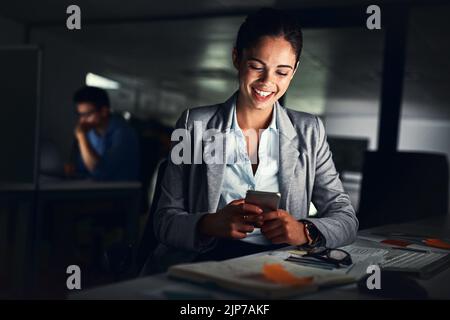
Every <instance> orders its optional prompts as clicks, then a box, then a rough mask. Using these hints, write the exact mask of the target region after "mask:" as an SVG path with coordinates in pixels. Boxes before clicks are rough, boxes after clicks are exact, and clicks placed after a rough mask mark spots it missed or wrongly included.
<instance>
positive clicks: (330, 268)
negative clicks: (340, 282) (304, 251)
mask: <svg viewBox="0 0 450 320" xmlns="http://www.w3.org/2000/svg"><path fill="white" fill-rule="evenodd" d="M286 261H289V262H293V263H296V264H301V265H304V266H307V267H316V268H321V269H326V270H333V269H334V268H333V267H332V266H330V265H327V264H323V263H317V262H312V261H305V260H298V259H295V258H287V259H286Z"/></svg>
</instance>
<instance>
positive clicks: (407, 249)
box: [386, 246, 430, 253]
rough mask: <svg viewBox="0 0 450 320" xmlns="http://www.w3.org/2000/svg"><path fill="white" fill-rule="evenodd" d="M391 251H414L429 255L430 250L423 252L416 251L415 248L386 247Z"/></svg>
mask: <svg viewBox="0 0 450 320" xmlns="http://www.w3.org/2000/svg"><path fill="white" fill-rule="evenodd" d="M386 247H388V248H390V249H394V250H402V251H412V252H421V253H429V252H430V251H428V250H421V249H414V248H403V247H392V246H386Z"/></svg>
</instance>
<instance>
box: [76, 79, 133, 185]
mask: <svg viewBox="0 0 450 320" xmlns="http://www.w3.org/2000/svg"><path fill="white" fill-rule="evenodd" d="M73 101H74V103H75V108H76V113H77V116H78V122H77V125H76V127H75V130H74V133H75V138H76V142H77V144H78V148H77V156H76V168H75V170H76V172H77V174H80V175H83V176H86V177H89V178H92V179H95V180H104V181H120V180H122V181H125V180H128V181H130V180H138V179H139V167H140V163H139V140H138V136H137V134H136V132H135V131H134V129H133V128H131V127H130V126H129V125H128V124H127V122H126V121H125V120H124V119H123V118H122V117H120V116H118V115H112V114H111V110H110V102H109V97H108V94H107V92H106V91H105V90H103V89H100V88H96V87H89V86H85V87H82V88H80V89H79V90H78V91H76V92H75V94H74V97H73Z"/></svg>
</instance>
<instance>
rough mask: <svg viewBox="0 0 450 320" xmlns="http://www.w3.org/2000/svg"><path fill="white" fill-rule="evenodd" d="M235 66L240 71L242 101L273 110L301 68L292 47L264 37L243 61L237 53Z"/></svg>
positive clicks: (245, 53)
mask: <svg viewBox="0 0 450 320" xmlns="http://www.w3.org/2000/svg"><path fill="white" fill-rule="evenodd" d="M233 63H234V66H235V67H236V69H238V71H239V98H240V100H241V101H240V102H241V103H243V105H245V106H248V107H250V108H255V109H266V108H270V107H272V105H273V104H274V103H275V101H277V100H278V99H279V98H281V96H283V94H284V93H285V92H286V90H287V89H288V87H289V83H290V82H291V80H292V77H293V76H294V73H295V71H296V69H297V65H298V63H297V64H296V55H295V51H294V49H293V48H292V45H291V44H290V43H289V42H288V41H287V40H285V39H284V37H281V36H280V37H270V36H265V37H262V38H261V39H260V40H259V41H258V42H257V43H256V44H255V45H254V46H253V47H251V48H248V49H244V50H243V52H242V56H241V58H240V59H238V57H237V52H236V50H234V51H233ZM242 100H243V101H242Z"/></svg>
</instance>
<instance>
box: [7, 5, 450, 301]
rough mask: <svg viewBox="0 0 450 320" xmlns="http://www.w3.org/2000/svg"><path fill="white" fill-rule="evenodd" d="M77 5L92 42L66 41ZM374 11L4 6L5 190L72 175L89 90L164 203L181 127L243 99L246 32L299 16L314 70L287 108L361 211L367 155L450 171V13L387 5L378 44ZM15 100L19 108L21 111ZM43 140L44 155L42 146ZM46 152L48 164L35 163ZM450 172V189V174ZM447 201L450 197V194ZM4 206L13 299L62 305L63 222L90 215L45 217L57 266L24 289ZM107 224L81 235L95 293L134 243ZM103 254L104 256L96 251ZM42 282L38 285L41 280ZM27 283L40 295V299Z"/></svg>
mask: <svg viewBox="0 0 450 320" xmlns="http://www.w3.org/2000/svg"><path fill="white" fill-rule="evenodd" d="M70 4H77V5H79V6H80V8H81V17H82V29H81V30H74V31H69V30H68V29H67V28H66V17H67V14H66V8H67V6H68V5H70ZM369 4H374V3H372V2H371V1H351V0H348V1H330V0H324V1H308V0H305V1H300V0H295V1H294V0H293V1H289V0H281V1H276V0H255V1H253V0H250V1H237V0H208V1H184V0H171V1H146V0H135V1H132V2H129V3H124V2H123V1H116V0H110V1H103V2H99V1H96V2H92V1H65V0H64V1H33V2H32V1H20V0H16V1H11V2H4V3H2V5H1V7H0V60H1V61H0V65H1V66H2V67H1V68H2V69H1V70H0V71H1V72H2V77H1V80H0V83H1V85H0V92H1V94H0V99H2V100H1V108H2V116H1V119H2V120H1V122H0V125H1V126H2V131H1V134H2V140H1V141H2V146H3V150H2V152H1V154H2V157H1V158H2V160H1V165H2V167H1V168H0V172H1V173H2V179H3V180H2V183H8V184H9V185H12V184H14V183H24V182H29V183H31V184H32V185H33V184H35V183H36V179H37V177H35V176H33V174H32V172H33V168H34V167H35V166H37V165H39V167H40V168H41V170H40V172H41V173H50V174H58V173H61V172H62V170H63V165H64V163H65V162H67V161H68V160H69V159H70V156H71V152H72V142H73V127H74V124H75V121H76V117H75V114H74V108H73V105H72V102H71V101H72V95H73V92H74V91H75V90H76V89H77V88H79V87H80V86H82V85H84V84H90V85H98V86H103V87H105V88H108V93H109V95H110V98H111V101H112V108H113V111H114V112H116V113H119V114H122V115H123V116H124V117H125V119H127V120H128V121H129V122H130V124H131V125H132V126H134V127H135V128H136V130H137V131H138V132H139V136H140V141H141V146H142V150H143V152H142V157H143V166H142V179H141V182H142V183H143V185H144V188H143V190H142V193H143V194H144V195H146V194H148V193H151V190H152V189H153V188H152V183H151V179H152V176H153V174H154V170H155V168H156V165H157V163H158V161H159V160H160V159H161V158H162V157H163V156H164V155H165V154H166V152H167V146H168V137H169V134H170V132H171V131H170V130H171V128H172V126H173V125H174V123H175V121H176V119H177V117H178V116H179V114H180V113H181V112H182V111H183V110H184V109H185V108H188V107H193V106H198V105H207V104H213V103H217V102H221V101H224V100H226V99H227V98H228V97H229V96H230V95H231V94H232V93H233V92H234V90H235V89H236V88H237V81H236V71H235V70H234V68H233V66H232V63H231V50H232V46H233V42H234V40H235V36H236V33H237V30H238V28H239V25H240V24H241V23H242V21H243V19H244V18H245V16H246V14H247V13H249V12H251V11H253V10H255V9H257V8H259V7H261V6H274V7H278V8H288V9H290V10H291V11H292V12H296V13H297V14H298V16H299V19H300V21H301V22H302V24H303V25H304V50H303V54H302V58H301V60H300V69H299V71H298V72H297V74H296V76H295V78H294V80H293V82H292V84H291V87H290V88H289V90H288V92H287V94H286V96H285V101H284V104H285V105H286V106H288V107H290V108H293V109H295V110H299V111H305V112H310V113H313V114H316V115H319V116H320V117H321V118H322V119H323V120H324V122H325V125H326V129H327V133H328V135H329V143H330V146H331V149H332V151H333V154H334V159H335V162H336V166H337V168H338V170H339V172H340V174H341V178H342V180H343V182H344V187H345V188H346V191H347V192H349V194H350V197H351V200H352V202H353V204H354V206H355V208H356V209H358V208H359V202H360V199H361V192H360V191H361V185H362V180H363V174H362V173H363V168H364V152H365V151H367V150H369V151H377V150H384V151H386V152H393V151H395V150H397V151H411V152H420V153H423V152H426V153H440V154H443V155H446V156H447V160H446V161H447V165H448V158H449V157H450V142H449V137H450V107H449V101H450V90H449V88H450V62H449V59H448V57H449V56H450V42H449V41H448V39H450V19H449V17H450V4H446V3H445V2H444V1H377V3H376V4H378V5H380V7H381V10H382V11H381V23H382V30H368V29H367V28H366V25H365V21H366V18H367V16H368V15H367V14H366V13H365V9H366V8H367V6H368V5H369ZM30 55H31V56H30ZM8 66H9V67H8ZM13 66H17V69H14V68H13ZM8 68H9V70H7V69H8ZM5 74H7V76H5ZM14 90H17V91H16V96H14V99H13V101H11V97H13V95H11V92H12V91H14ZM3 97H8V98H7V99H5V98H3ZM30 105H32V107H29V108H27V106H30ZM23 106H25V107H23ZM20 108H22V109H20ZM397 113H398V116H397ZM38 116H39V117H38ZM37 120H39V121H37ZM382 120H383V121H382ZM36 137H39V141H38V142H39V143H37V144H36V145H35V143H36V141H34V139H35V138H36ZM6 138H8V139H6ZM4 146H6V147H4ZM24 146H28V147H24ZM37 146H39V152H40V156H39V161H37V159H36V157H35V156H34V152H35V151H36V150H37V149H36V148H37ZM19 151H20V152H19ZM27 152H28V153H27ZM24 159H25V160H24ZM413 169H414V168H413ZM417 170H419V167H418V169H417ZM443 172H444V173H445V175H446V177H445V180H446V181H447V184H448V171H445V170H444V171H443ZM16 173H17V175H16ZM19 173H20V174H21V175H20V176H19ZM433 174H434V173H430V175H433ZM429 178H430V179H431V180H433V179H434V177H433V176H432V177H429ZM405 181H406V180H405ZM388 183H389V182H388ZM445 190H447V193H448V186H447V189H445ZM2 192H4V194H6V195H7V196H6V198H7V201H3V202H2V206H0V219H1V220H0V297H3V296H4V297H10V296H11V295H18V296H20V295H24V294H25V295H26V294H27V293H29V291H28V290H31V289H30V288H29V287H30V286H34V285H35V284H34V283H35V282H36V281H37V283H38V284H37V286H38V290H40V292H43V295H44V296H46V295H48V296H49V297H53V296H55V295H56V296H58V297H61V294H64V293H61V292H60V291H61V290H62V289H61V288H59V289H58V288H56V289H55V287H57V286H58V284H55V283H52V284H51V285H50V284H49V285H47V284H48V283H51V279H52V278H53V276H52V272H53V271H52V269H51V268H50V267H49V268H50V269H48V270H44V271H43V272H41V270H43V269H45V268H47V267H48V266H49V265H50V266H51V262H48V261H52V258H51V257H52V255H53V254H54V253H53V252H54V250H53V249H52V248H53V246H54V243H52V241H55V239H54V238H52V236H51V234H53V233H52V230H53V229H58V228H59V227H60V226H59V225H57V223H58V221H59V220H58V219H56V220H55V219H54V218H51V217H52V214H51V212H55V211H58V212H60V213H64V212H65V211H70V214H76V213H77V212H75V211H77V210H78V211H83V210H85V209H83V208H82V207H75V206H73V205H70V204H69V205H67V204H66V205H64V204H61V203H58V204H57V205H53V206H52V207H51V208H50V207H49V208H47V209H45V210H46V211H45V212H46V213H48V216H49V217H47V218H48V220H45V221H49V222H48V225H46V226H45V231H43V232H44V233H45V234H46V235H48V237H45V238H46V242H45V246H44V247H41V248H38V252H37V253H36V254H37V255H40V256H43V257H45V258H44V259H40V261H41V262H40V263H41V264H42V265H41V266H40V267H39V268H40V269H39V268H37V269H36V270H32V271H31V273H36V274H33V275H30V274H27V275H26V276H25V280H23V279H22V280H21V281H23V283H20V285H17V283H15V282H14V281H16V275H14V273H15V272H14V271H15V270H16V268H17V270H22V269H23V268H24V265H25V264H27V263H28V262H27V260H26V259H28V258H29V257H25V258H24V259H25V260H24V259H22V260H21V258H20V257H19V256H20V255H19V254H18V253H17V252H16V251H15V250H16V249H14V248H16V246H17V245H18V242H20V241H21V240H20V234H21V233H20V232H28V231H26V230H27V229H26V228H24V227H23V226H22V225H21V223H22V224H23V223H25V222H23V221H22V220H21V218H17V217H16V218H11V216H12V214H11V212H15V210H18V209H17V206H15V205H14V203H13V202H14V201H13V200H11V199H14V197H12V196H9V198H8V195H10V193H7V192H11V190H6V191H5V190H4V189H2ZM5 192H6V193H5ZM447 196H448V195H447ZM4 198H5V197H3V198H2V199H4ZM38 198H39V195H38V194H36V193H32V195H31V198H30V205H29V207H27V206H25V208H23V207H20V206H19V207H20V208H19V209H20V210H25V211H26V210H28V209H27V208H31V209H30V210H31V211H33V207H34V205H35V204H36V203H34V202H33V201H39V200H36V199H38ZM17 201H21V200H17ZM425 201H428V200H425ZM431 201H432V200H431ZM447 201H448V198H447ZM447 203H448V202H447ZM104 205H105V204H104V203H102V204H101V208H100V209H99V210H97V211H101V212H102V213H101V214H100V215H98V216H100V217H105V212H108V208H107V207H106V209H105V206H104ZM149 205H151V196H150V197H149V198H147V197H143V198H142V199H141V204H140V208H141V209H140V210H141V211H142V212H141V215H140V217H139V219H140V225H141V229H140V230H141V233H142V230H143V229H144V227H143V226H144V225H145V222H146V218H147V216H148V215H147V214H146V213H147V211H148V207H149ZM428 205H429V207H430V208H433V204H432V203H429V204H425V207H427V206H428ZM74 208H75V209H74ZM92 208H93V205H90V206H89V210H87V211H88V213H85V214H84V217H85V216H86V215H88V214H89V212H92V211H96V210H95V206H94V209H92ZM85 211H86V210H85ZM116 211H117V210H116ZM119 211H120V210H119ZM74 212H75V213H74ZM311 213H312V214H313V213H314V212H311ZM427 214H428V213H427V212H425V213H424V215H425V216H426V215H427ZM429 214H430V215H431V214H433V213H431V212H430V213H429ZM115 215H120V212H118V213H115ZM53 216H54V215H53ZM106 219H108V220H112V221H115V220H114V219H115V218H114V219H110V218H106ZM94 220H96V219H79V220H77V221H78V222H77V229H76V230H75V232H74V237H75V239H74V241H75V243H76V245H75V246H76V247H77V248H78V249H75V251H76V252H78V254H79V255H80V256H81V257H84V256H83V255H85V256H87V257H88V258H79V259H80V261H84V260H83V259H88V260H89V259H91V260H95V263H93V265H95V266H96V267H93V269H92V270H93V271H92V275H91V278H89V281H91V282H90V283H89V282H88V285H96V284H102V283H107V282H109V281H114V279H113V278H114V277H110V276H109V275H108V274H107V271H104V269H102V266H103V264H102V261H100V260H101V257H100V258H99V256H101V255H102V252H103V251H102V250H104V248H105V247H107V246H108V245H110V244H114V243H115V241H116V240H117V239H120V235H121V234H122V233H121V232H122V231H121V230H120V221H119V220H120V219H116V220H118V223H117V224H115V223H111V224H110V225H106V226H102V228H97V221H94ZM97 220H98V219H97ZM55 221H56V222H55ZM46 223H47V222H46ZM46 223H45V224H46ZM61 223H64V222H61ZM118 226H119V227H118ZM17 230H22V231H20V232H19V231H17ZM24 230H25V231H24ZM98 230H101V231H99V232H97V231H98ZM98 237H100V238H101V240H99V238H98ZM98 242H101V243H102V245H101V246H98V248H97V249H95V250H93V249H92V247H93V246H97V245H98ZM29 245H31V244H30V243H24V244H23V245H22V246H20V245H19V247H20V248H26V247H27V246H29ZM86 248H87V249H86ZM85 249H86V250H85ZM85 251H86V252H85ZM77 257H78V255H77ZM96 259H99V261H97V260H96ZM18 264H19V265H18ZM97 267H98V268H97ZM49 270H50V271H49ZM45 271H47V272H45ZM25 273H26V272H25ZM13 275H14V276H13ZM97 275H100V276H98V277H97ZM36 277H37V278H38V280H29V278H30V279H31V278H36ZM58 279H59V278H58ZM17 281H19V280H17ZM27 281H35V282H33V285H30V284H29V283H27ZM2 284H7V285H6V286H2ZM1 287H3V288H1ZM24 288H25V289H24ZM34 289H35V290H36V287H34ZM62 291H64V290H62ZM11 292H12V293H11ZM62 296H63V295H62Z"/></svg>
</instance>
